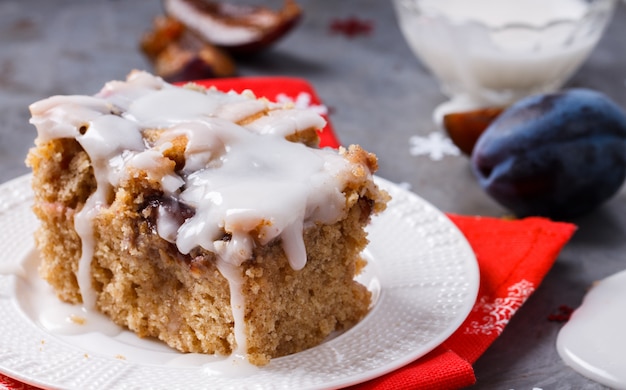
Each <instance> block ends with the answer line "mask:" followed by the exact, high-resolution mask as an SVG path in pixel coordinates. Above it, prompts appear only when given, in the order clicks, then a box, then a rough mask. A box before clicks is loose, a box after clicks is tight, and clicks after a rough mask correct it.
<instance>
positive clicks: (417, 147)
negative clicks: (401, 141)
mask: <svg viewBox="0 0 626 390" xmlns="http://www.w3.org/2000/svg"><path fill="white" fill-rule="evenodd" d="M409 143H410V144H411V149H410V150H409V151H410V153H411V155H412V156H421V155H428V156H429V157H430V159H431V160H433V161H439V160H441V159H442V158H443V157H444V156H446V155H450V156H458V155H460V154H461V151H460V150H459V148H457V147H456V145H454V144H453V143H452V140H450V138H448V137H444V136H443V134H441V132H440V131H434V132H432V133H430V134H428V136H426V137H422V136H419V135H414V136H412V137H411V138H409Z"/></svg>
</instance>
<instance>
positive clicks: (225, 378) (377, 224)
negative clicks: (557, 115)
mask: <svg viewBox="0 0 626 390" xmlns="http://www.w3.org/2000/svg"><path fill="white" fill-rule="evenodd" d="M377 181H378V183H379V185H381V186H382V187H383V188H385V189H387V190H388V191H389V192H390V194H391V195H392V197H393V201H392V202H391V203H390V205H389V207H388V210H387V211H386V212H385V213H383V214H382V215H380V216H379V217H376V218H375V219H374V221H373V223H372V225H371V227H370V229H369V231H370V240H371V244H370V245H369V247H368V250H367V256H368V258H369V265H368V266H367V267H366V270H365V272H364V274H363V275H362V277H361V280H362V282H363V283H365V284H366V285H367V286H368V287H369V288H370V290H372V291H373V293H374V294H373V295H374V304H373V307H372V310H371V312H370V313H369V314H368V315H367V316H366V317H365V318H364V319H363V320H362V321H361V322H360V323H359V324H357V325H356V326H354V327H353V328H352V329H349V330H348V331H346V332H344V333H343V334H340V335H337V336H336V337H333V338H332V339H329V340H327V341H326V342H324V343H323V344H322V345H319V346H317V347H315V348H311V349H309V350H306V351H304V352H300V353H297V354H293V355H290V356H285V357H282V358H278V359H273V360H272V361H271V363H270V364H269V365H267V366H265V367H263V368H261V369H255V370H248V371H245V372H241V373H237V374H233V371H232V370H229V371H221V370H220V369H219V367H220V366H219V365H217V364H216V363H207V361H208V360H207V359H210V357H207V356H203V355H196V354H189V355H184V354H181V353H178V352H176V351H173V350H171V349H169V348H168V347H166V346H164V345H163V344H161V343H159V342H157V341H152V340H142V339H139V338H138V337H136V336H135V335H134V334H132V333H130V332H129V331H125V330H118V331H111V329H114V328H115V327H113V328H111V327H106V328H107V329H97V328H96V329H89V328H87V329H86V330H85V331H84V332H82V333H79V334H61V333H59V332H54V331H51V330H50V327H49V326H47V325H46V324H45V321H42V318H43V317H42V315H41V314H42V312H43V311H47V312H48V314H50V312H51V311H52V312H53V313H55V312H63V310H66V309H67V307H64V306H63V305H65V304H61V303H60V302H59V301H58V300H57V299H56V298H55V297H54V294H53V293H52V291H51V289H50V288H49V287H48V286H47V285H46V284H45V283H44V282H42V281H41V280H40V279H39V277H38V276H37V273H36V271H35V269H36V267H37V264H38V262H39V259H38V257H37V255H36V252H35V250H34V247H33V238H32V233H33V231H34V230H35V228H36V226H37V221H36V219H35V217H34V216H33V215H32V213H31V211H30V205H31V203H32V193H31V190H30V185H29V176H23V177H20V178H17V179H15V180H12V181H10V182H7V183H5V184H3V185H1V186H0V319H1V320H0V371H1V372H3V373H4V374H6V375H9V376H12V377H14V378H16V379H19V380H22V381H24V382H27V383H30V384H33V385H38V386H43V387H53V388H64V389H83V390H86V389H103V388H116V389H137V388H153V389H157V388H163V389H172V388H189V389H201V388H211V389H217V388H223V389H228V388H232V389H259V388H263V389H279V388H290V389H296V388H297V389H318V388H331V387H335V388H336V387H343V386H348V385H353V384H356V383H360V382H363V381H366V380H368V379H372V378H375V377H378V376H380V375H383V374H385V373H388V372H390V371H393V370H394V369H397V368H399V367H401V366H403V365H405V364H407V363H409V362H411V361H413V360H415V359H417V358H419V357H421V356H423V355H425V354H426V353H428V352H429V351H431V350H432V349H433V348H435V347H436V346H437V345H439V344H440V343H442V342H443V341H444V340H445V339H446V338H447V337H448V336H450V335H451V334H452V333H453V332H454V331H455V330H456V329H457V328H458V327H459V326H460V325H461V323H462V322H463V320H464V319H465V318H466V316H467V315H468V314H469V312H470V310H471V308H472V306H473V304H474V302H475V299H476V294H477V292H478V285H479V280H478V279H479V276H478V266H477V263H476V259H475V257H474V254H473V252H472V250H471V248H470V246H469V245H468V243H467V241H466V240H465V238H464V237H463V235H462V234H461V233H460V232H459V230H458V229H457V228H456V227H455V226H454V225H453V224H452V223H451V222H450V220H449V219H448V218H447V217H446V216H445V215H443V214H442V213H441V212H440V211H438V210H437V209H435V208H434V207H432V206H431V205H430V204H428V203H427V202H425V201H424V200H422V199H421V198H419V197H417V196H416V195H414V194H412V193H410V192H408V191H406V190H403V189H401V188H400V187H398V186H396V185H394V184H392V183H390V182H388V181H385V180H383V179H378V178H377ZM66 306H69V305H66ZM44 317H45V316H44Z"/></svg>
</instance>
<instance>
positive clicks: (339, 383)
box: [0, 174, 480, 389]
mask: <svg viewBox="0 0 626 390" xmlns="http://www.w3.org/2000/svg"><path fill="white" fill-rule="evenodd" d="M31 176H32V174H25V175H22V176H19V177H17V178H14V179H11V180H9V181H7V182H5V183H2V184H0V223H2V222H3V221H2V219H3V214H4V213H5V212H6V211H7V210H8V209H10V208H12V207H15V206H20V207H28V206H29V205H28V202H29V201H31V200H32V193H30V194H29V191H30V178H31ZM374 179H375V182H376V184H378V185H379V186H380V187H381V188H383V189H385V190H387V191H388V192H390V193H391V194H392V196H393V195H394V194H396V195H398V194H400V195H401V196H403V197H406V198H408V200H409V202H413V203H417V204H419V205H420V207H422V208H423V209H424V210H426V211H425V212H428V213H431V214H433V215H434V216H435V217H437V218H438V220H437V222H438V223H439V224H441V225H442V227H444V225H445V228H447V229H448V230H449V233H450V234H452V235H454V236H455V239H456V240H457V244H458V245H460V247H461V248H462V250H463V251H464V252H465V253H464V256H465V260H464V262H465V266H466V267H467V269H466V272H467V278H468V284H469V286H468V293H467V295H466V296H465V303H464V304H463V307H462V308H461V310H460V313H459V315H457V316H455V317H454V320H453V321H450V323H449V324H448V326H447V328H446V329H445V331H442V332H440V333H438V334H437V337H435V338H433V339H432V340H430V341H429V342H428V343H427V344H428V345H427V346H425V347H422V348H421V349H420V350H419V352H418V353H407V354H405V356H404V357H402V358H397V359H395V360H393V361H389V362H386V363H385V364H383V365H382V366H380V367H378V368H377V369H373V370H368V371H367V372H365V373H357V374H356V375H348V376H346V377H342V378H338V379H336V380H334V381H332V382H326V383H324V384H323V385H313V386H309V387H307V388H308V389H318V388H322V387H320V386H323V388H327V387H329V386H330V387H345V386H351V385H356V384H359V383H363V382H366V381H368V380H372V379H375V378H378V377H380V376H382V375H385V374H388V373H390V372H392V371H394V370H397V369H399V368H401V367H404V366H406V365H407V364H409V363H411V362H413V361H415V360H417V359H419V358H421V357H423V356H424V355H426V354H428V353H429V352H431V351H432V350H434V349H435V348H437V347H438V346H439V345H441V344H442V343H443V342H444V341H445V340H446V339H447V338H448V337H450V336H451V335H452V334H453V333H454V332H456V330H458V329H459V327H460V326H461V325H462V324H463V322H464V321H465V319H466V318H467V317H468V315H469V314H470V312H471V310H472V308H473V306H474V303H475V302H476V298H477V296H478V289H479V285H480V273H479V267H478V262H477V259H476V256H475V254H474V252H473V250H472V248H471V246H470V244H469V242H468V241H467V239H466V237H465V236H464V234H463V233H462V232H461V231H460V229H459V228H458V227H457V226H456V225H455V224H454V223H453V222H452V221H451V220H450V219H449V218H448V217H447V216H446V215H445V213H444V212H442V211H440V210H439V209H437V208H436V207H435V206H433V205H432V204H431V203H430V202H428V201H426V200H425V199H423V198H421V197H420V196H419V195H417V194H415V193H413V192H411V191H409V190H407V189H404V188H402V187H401V186H399V185H398V184H395V183H393V182H391V181H389V180H386V179H383V178H381V177H379V176H374ZM25 186H26V187H27V189H28V191H23V190H24V189H25V188H24V187H25ZM14 187H17V188H18V191H16V190H15V188H14ZM20 190H21V191H20ZM7 197H12V198H11V199H10V200H12V201H13V202H12V203H11V202H9V203H5V204H4V207H2V206H3V204H2V201H3V200H5V199H6V198H7ZM392 202H393V201H392ZM391 207H393V204H392V203H391V204H390V206H389V208H391ZM373 223H376V219H374V220H373ZM1 242H2V241H1V240H0V243H1ZM31 250H34V244H33V248H31ZM22 260H23V258H20V259H17V260H15V262H16V263H18V264H19V262H21V261H22ZM374 263H376V260H375V259H374ZM0 276H1V275H0ZM384 292H385V286H381V294H384ZM11 301H12V302H13V301H14V299H11ZM470 302H471V303H470ZM376 309H378V306H375V307H374V308H373V309H372V311H371V312H370V313H368V315H367V316H366V317H365V318H364V319H363V320H362V321H361V322H360V323H359V324H357V325H355V327H353V328H351V329H350V330H348V331H346V333H345V334H349V333H350V332H351V331H352V330H353V329H355V328H357V327H359V326H363V325H362V324H363V323H364V322H365V321H366V320H367V319H368V317H371V316H372V313H373V312H374V311H376ZM16 310H17V311H20V314H21V315H22V316H23V317H25V318H27V316H25V315H24V313H22V312H21V309H19V308H16ZM27 321H28V322H31V323H32V321H31V320H30V319H28V318H27ZM33 325H34V326H37V325H36V324H33ZM40 331H41V332H42V333H45V331H44V330H43V329H40ZM0 337H1V336H0ZM296 355H297V354H296ZM285 358H289V356H285V357H282V358H277V359H285ZM126 363H127V364H133V363H132V362H126ZM133 366H134V367H136V369H141V367H144V366H145V365H141V364H134V365H133ZM137 367H138V368H137ZM181 368H183V369H187V367H181ZM189 368H191V367H189ZM0 372H1V373H3V374H5V375H7V376H9V377H10V378H13V379H15V380H18V381H21V382H24V383H27V384H31V385H34V386H39V387H46V388H50V387H52V388H59V387H58V386H59V384H57V383H54V381H52V380H50V379H48V380H46V379H40V378H35V377H32V376H30V375H27V374H23V373H21V372H20V371H19V370H17V369H15V368H11V367H7V366H6V364H5V363H3V362H0Z"/></svg>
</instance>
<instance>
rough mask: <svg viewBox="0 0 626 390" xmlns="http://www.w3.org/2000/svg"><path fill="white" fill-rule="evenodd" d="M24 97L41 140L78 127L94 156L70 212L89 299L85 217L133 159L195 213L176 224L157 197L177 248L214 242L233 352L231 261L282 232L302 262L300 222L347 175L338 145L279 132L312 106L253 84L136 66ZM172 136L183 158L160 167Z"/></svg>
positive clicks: (324, 204)
mask: <svg viewBox="0 0 626 390" xmlns="http://www.w3.org/2000/svg"><path fill="white" fill-rule="evenodd" d="M30 108H31V113H32V116H33V117H32V119H31V123H33V124H34V125H35V126H36V127H37V130H38V133H39V137H38V142H45V141H47V140H52V139H56V138H75V139H76V140H77V142H78V143H79V144H80V145H81V146H82V147H83V149H84V150H85V151H86V152H87V154H88V155H89V157H90V160H91V163H92V166H93V168H94V175H95V178H96V182H97V189H96V191H95V192H94V193H93V194H92V195H91V196H90V197H89V198H88V200H87V202H86V203H85V205H84V206H83V208H82V209H81V210H79V212H78V213H77V214H76V216H75V228H76V231H77V233H78V234H79V236H80V238H81V241H82V256H81V259H80V261H79V267H78V272H77V279H78V283H79V286H80V291H81V295H82V297H83V302H84V304H85V306H86V307H88V308H93V307H95V299H96V298H95V293H94V292H93V290H92V289H91V275H90V272H89V270H90V264H91V260H92V257H93V252H94V245H95V244H94V239H93V227H92V224H93V218H94V217H95V216H96V215H97V214H98V212H99V210H101V209H102V208H106V207H108V203H107V194H108V193H110V190H111V189H112V188H114V187H115V186H116V185H117V184H118V183H120V182H121V181H122V180H124V179H125V178H126V177H127V175H129V174H130V172H132V170H134V169H141V170H144V171H146V172H147V173H148V175H151V178H153V179H157V180H160V182H161V183H162V187H163V192H164V195H167V196H172V197H174V198H176V199H177V201H179V202H181V203H183V204H185V205H187V206H189V207H191V208H192V209H194V211H195V213H194V216H192V217H190V218H188V219H187V220H186V221H184V222H183V223H182V224H180V223H179V222H178V220H177V218H175V216H174V215H170V213H169V212H168V210H167V209H165V208H163V207H162V208H160V209H159V213H158V214H159V217H158V220H157V232H158V234H160V235H161V236H162V238H164V239H166V240H168V241H170V242H174V243H176V245H177V247H178V248H179V250H180V251H181V253H189V252H190V251H191V250H193V249H194V248H196V247H202V248H204V249H206V250H209V251H211V252H214V253H216V254H217V257H218V260H217V266H218V268H219V269H220V271H221V272H222V274H223V275H224V277H225V278H226V279H227V280H228V282H229V284H230V290H231V304H232V310H233V317H234V318H235V319H236V321H235V336H236V340H237V351H235V353H242V354H244V355H245V343H244V341H245V338H244V337H243V329H242V325H243V324H242V321H241V318H243V312H244V307H243V304H242V302H243V298H242V296H241V293H240V288H239V285H240V284H241V278H242V275H241V269H240V268H239V267H238V266H239V265H241V263H242V262H243V261H244V260H246V259H248V258H249V256H250V254H251V253H252V249H253V247H254V243H255V242H259V243H261V244H266V243H268V242H270V241H272V240H274V239H277V238H280V239H281V244H282V246H283V249H284V251H285V254H286V255H287V258H288V260H289V262H290V264H291V266H292V267H293V268H294V269H296V270H297V269H301V268H302V267H304V265H305V263H306V252H305V248H304V243H303V236H302V232H303V229H304V226H306V225H307V224H313V223H333V222H335V221H337V220H339V219H340V217H342V214H343V212H344V208H345V202H346V199H345V196H344V194H343V193H342V192H341V189H342V188H344V187H345V183H346V181H347V180H349V176H350V167H349V165H348V162H347V161H346V160H345V159H344V158H343V157H342V156H340V155H339V154H337V153H336V152H335V151H330V150H320V149H314V148H309V147H306V146H304V145H302V144H300V143H293V142H289V141H287V140H285V138H284V137H285V136H287V135H291V134H295V133H297V132H300V131H303V130H307V129H316V128H322V127H323V126H324V124H325V122H324V120H323V118H321V117H320V116H319V115H316V114H312V113H311V112H309V111H305V110H299V109H294V108H285V107H282V106H278V105H274V104H271V103H269V102H267V101H264V100H259V99H256V98H255V97H254V95H253V94H252V93H251V92H246V93H242V94H236V93H233V92H230V93H222V92H218V91H216V90H213V89H209V90H204V89H200V88H197V87H193V86H192V87H189V88H180V87H175V86H173V85H171V84H168V83H165V82H164V81H163V80H161V79H160V78H158V77H154V76H152V75H150V74H147V73H144V72H134V73H132V74H131V75H130V76H129V78H128V79H127V81H126V82H121V81H114V82H110V83H108V84H107V85H106V86H105V87H104V88H103V89H102V91H100V93H98V94H96V95H95V96H93V97H88V96H55V97H52V98H49V99H45V100H42V101H40V102H37V103H34V104H33V105H31V107H30ZM278 112H280V113H279V114H278ZM249 118H252V119H249ZM237 122H241V123H242V124H238V123H237ZM244 122H245V123H244ZM154 129H158V131H159V132H160V133H159V136H158V138H157V140H156V141H154V142H153V143H151V142H148V141H147V140H146V139H144V137H143V135H144V131H145V130H154ZM181 136H184V137H185V139H186V149H185V165H184V167H183V168H182V170H181V171H180V172H178V171H177V172H174V171H173V170H172V169H171V168H169V169H164V167H166V166H167V165H168V164H167V163H170V164H169V166H171V161H169V160H168V159H167V158H166V157H165V156H164V153H165V152H166V151H167V150H168V149H170V148H171V147H172V145H173V142H175V140H176V139H178V138H180V137H181ZM251 195H253V196H251ZM225 235H227V236H228V238H229V239H228V240H224V239H223V238H224V236H225ZM237 318H239V320H237Z"/></svg>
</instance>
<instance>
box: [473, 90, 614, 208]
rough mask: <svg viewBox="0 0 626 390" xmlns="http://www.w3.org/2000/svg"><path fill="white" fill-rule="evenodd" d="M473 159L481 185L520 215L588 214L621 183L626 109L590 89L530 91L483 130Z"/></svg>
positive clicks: (497, 199)
mask: <svg viewBox="0 0 626 390" xmlns="http://www.w3.org/2000/svg"><path fill="white" fill-rule="evenodd" d="M471 166H472V171H473V172H474V174H475V175H476V177H477V179H478V182H479V184H480V186H481V187H482V188H483V189H484V190H485V191H486V192H487V193H488V194H489V195H490V196H491V197H493V198H494V199H495V200H496V201H498V202H499V203H500V204H502V205H503V206H505V207H507V208H508V209H510V210H511V211H513V212H514V213H515V215H516V216H518V217H525V216H530V215H537V216H545V217H549V218H554V219H567V218H572V217H576V216H580V215H583V214H585V213H588V212H590V211H591V210H593V209H595V208H596V207H597V206H599V205H600V204H602V203H603V202H605V201H606V200H608V199H609V198H611V197H612V196H613V195H614V194H615V193H616V192H617V191H618V190H619V188H620V187H621V185H622V183H623V182H624V178H625V177H626V114H625V113H624V111H623V110H622V109H621V108H620V107H619V106H618V105H617V104H615V103H614V102H613V101H611V100H610V99H609V98H608V97H607V96H605V95H604V94H602V93H599V92H596V91H592V90H588V89H571V90H566V91H560V92H556V93H552V94H542V95H534V96H530V97H527V98H525V99H522V100H520V101H518V102H517V103H515V104H513V105H512V106H511V107H509V108H508V109H507V110H506V111H504V112H503V113H502V114H501V115H500V116H499V117H498V118H497V119H496V120H494V122H493V123H492V124H491V125H490V126H489V127H488V128H487V129H486V130H485V132H484V133H483V134H482V135H481V136H480V137H479V139H478V142H477V143H476V146H475V148H474V150H473V152H472V155H471Z"/></svg>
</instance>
